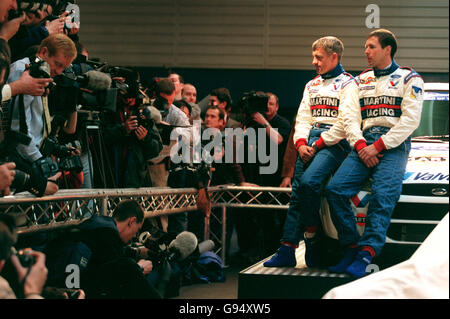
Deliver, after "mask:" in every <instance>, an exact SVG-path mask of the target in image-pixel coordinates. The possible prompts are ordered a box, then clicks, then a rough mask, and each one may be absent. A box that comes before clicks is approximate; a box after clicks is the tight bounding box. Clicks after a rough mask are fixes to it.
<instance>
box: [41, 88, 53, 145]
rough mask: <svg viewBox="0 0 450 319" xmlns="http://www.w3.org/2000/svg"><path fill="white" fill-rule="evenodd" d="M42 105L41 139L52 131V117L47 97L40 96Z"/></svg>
mask: <svg viewBox="0 0 450 319" xmlns="http://www.w3.org/2000/svg"><path fill="white" fill-rule="evenodd" d="M42 106H43V107H44V135H43V138H42V140H44V139H45V138H46V137H47V136H48V135H50V132H51V131H52V118H51V116H50V111H49V110H48V97H46V96H43V97H42Z"/></svg>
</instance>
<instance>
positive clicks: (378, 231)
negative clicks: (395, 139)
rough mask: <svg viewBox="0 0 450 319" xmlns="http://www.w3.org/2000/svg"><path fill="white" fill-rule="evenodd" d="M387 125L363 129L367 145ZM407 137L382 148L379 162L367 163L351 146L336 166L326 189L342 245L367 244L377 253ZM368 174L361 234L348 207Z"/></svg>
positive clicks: (400, 172) (397, 185) (392, 204)
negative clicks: (403, 140)
mask: <svg viewBox="0 0 450 319" xmlns="http://www.w3.org/2000/svg"><path fill="white" fill-rule="evenodd" d="M388 131H389V128H386V127H379V126H376V127H371V128H369V129H367V130H365V131H364V132H363V136H364V138H365V139H366V141H367V145H370V144H372V143H373V142H375V141H376V140H378V138H379V137H380V136H381V135H383V134H385V133H387V132H388ZM410 149H411V139H410V138H408V139H407V140H406V141H405V142H403V143H402V144H400V145H399V146H397V147H396V148H393V149H389V150H384V151H383V152H382V154H383V157H381V158H379V163H378V164H377V165H376V166H375V167H372V168H369V167H367V166H366V165H365V164H364V162H363V161H362V160H361V159H360V157H359V156H358V153H357V152H356V151H355V150H353V151H352V152H351V153H350V155H349V156H348V157H347V158H346V159H345V161H344V162H343V163H342V165H341V166H340V167H339V169H338V170H337V172H336V174H335V175H334V177H333V179H332V180H331V182H330V184H329V185H328V187H327V189H326V196H327V199H328V203H329V205H330V210H331V217H332V220H333V223H334V226H335V227H336V230H337V232H338V237H339V242H340V244H341V245H342V246H348V245H353V244H357V245H358V247H367V246H369V247H371V248H372V249H373V251H374V253H375V255H378V254H379V253H380V251H381V249H382V248H383V246H384V243H385V241H386V233H387V229H388V227H389V225H390V222H391V216H392V212H393V211H394V208H395V205H396V203H397V201H398V199H399V198H400V195H401V191H402V182H403V177H404V173H405V168H406V164H407V162H408V155H409V151H410ZM370 177H372V194H371V195H370V196H371V197H370V200H369V208H368V211H367V216H366V225H365V229H364V233H363V235H362V236H360V235H359V233H358V231H357V228H356V220H355V216H354V213H353V211H352V208H351V204H350V198H351V197H352V196H354V195H356V194H357V193H358V192H359V191H360V190H361V188H362V186H363V184H364V183H365V182H366V181H367V180H368V179H369V178H370Z"/></svg>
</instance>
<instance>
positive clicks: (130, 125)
mask: <svg viewBox="0 0 450 319" xmlns="http://www.w3.org/2000/svg"><path fill="white" fill-rule="evenodd" d="M123 125H124V127H125V131H126V132H127V134H130V133H131V132H133V131H134V130H135V129H137V127H138V121H137V116H136V115H131V116H130V117H128V118H127V119H126V121H125V123H123Z"/></svg>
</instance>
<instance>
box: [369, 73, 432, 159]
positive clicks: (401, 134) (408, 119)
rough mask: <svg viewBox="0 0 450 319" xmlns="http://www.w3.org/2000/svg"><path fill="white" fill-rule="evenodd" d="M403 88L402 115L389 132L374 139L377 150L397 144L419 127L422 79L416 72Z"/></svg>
mask: <svg viewBox="0 0 450 319" xmlns="http://www.w3.org/2000/svg"><path fill="white" fill-rule="evenodd" d="M403 89H404V91H403V100H402V104H401V110H402V115H401V116H400V119H399V121H398V122H397V123H396V124H395V125H394V126H393V127H392V128H391V129H390V130H389V132H387V133H386V134H385V135H382V136H381V137H380V139H379V140H378V141H375V143H374V146H375V147H376V148H377V150H378V151H379V152H381V151H382V150H384V149H392V148H395V147H397V146H399V145H400V144H401V143H403V142H404V141H405V140H406V139H407V138H408V137H409V136H410V135H411V134H412V133H413V132H414V130H415V129H416V128H417V127H419V124H420V118H421V114H422V104H423V79H422V78H421V77H420V75H418V74H417V75H416V76H413V77H412V78H410V79H409V81H408V82H407V83H406V84H405V86H404V88H403Z"/></svg>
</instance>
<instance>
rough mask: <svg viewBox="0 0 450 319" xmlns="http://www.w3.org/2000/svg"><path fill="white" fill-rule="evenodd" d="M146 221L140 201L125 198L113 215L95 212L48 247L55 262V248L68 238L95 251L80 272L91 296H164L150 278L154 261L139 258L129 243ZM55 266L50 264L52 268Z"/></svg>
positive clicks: (87, 295)
mask: <svg viewBox="0 0 450 319" xmlns="http://www.w3.org/2000/svg"><path fill="white" fill-rule="evenodd" d="M143 224H144V211H143V210H142V207H141V206H140V205H139V203H138V202H137V201H135V200H122V201H121V202H120V203H119V204H118V205H117V207H116V208H115V209H114V212H113V214H112V217H109V216H100V215H94V216H92V217H91V218H90V219H88V220H86V221H85V222H83V223H82V224H80V225H79V226H77V227H76V229H75V231H74V232H72V233H69V234H64V235H62V238H56V239H55V240H54V241H53V242H52V243H50V244H49V245H48V246H47V250H46V254H47V256H48V260H49V261H51V263H52V265H53V264H55V262H57V261H58V257H59V256H60V255H61V254H59V252H60V250H59V249H57V248H55V247H58V245H66V244H67V242H66V240H71V239H75V240H78V241H81V242H83V243H84V244H85V245H86V246H87V247H88V248H89V250H90V251H91V254H90V258H89V262H88V265H87V268H86V270H85V271H84V272H81V273H80V274H81V281H80V283H81V288H82V289H83V290H84V291H85V292H86V297H87V298H88V299H103V298H109V299H112V298H113V299H118V298H119V299H128V298H139V299H154V298H160V295H159V294H158V292H157V291H156V290H155V289H154V288H153V287H152V286H151V285H150V284H149V281H148V280H147V278H146V276H147V275H149V274H150V273H151V271H152V269H153V264H152V262H151V261H150V260H146V259H140V257H139V256H137V259H138V260H136V259H135V257H136V256H135V251H134V250H133V249H131V247H129V246H126V245H127V244H128V243H129V242H130V241H131V239H133V238H134V237H135V236H136V234H137V232H138V231H139V230H140V229H141V227H142V225H143ZM52 245H57V246H52ZM50 247H54V248H53V249H51V248H50ZM51 269H53V268H51V266H50V265H49V271H51ZM62 271H64V270H62ZM49 274H51V275H54V274H53V273H49Z"/></svg>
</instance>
